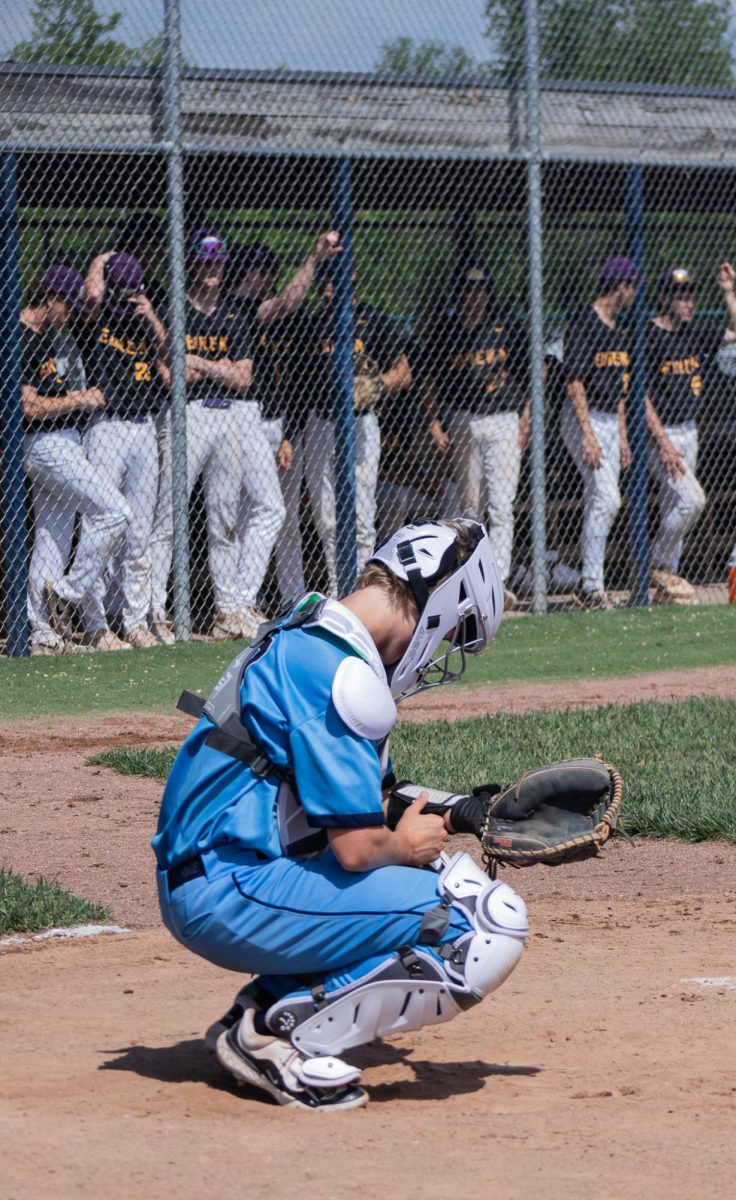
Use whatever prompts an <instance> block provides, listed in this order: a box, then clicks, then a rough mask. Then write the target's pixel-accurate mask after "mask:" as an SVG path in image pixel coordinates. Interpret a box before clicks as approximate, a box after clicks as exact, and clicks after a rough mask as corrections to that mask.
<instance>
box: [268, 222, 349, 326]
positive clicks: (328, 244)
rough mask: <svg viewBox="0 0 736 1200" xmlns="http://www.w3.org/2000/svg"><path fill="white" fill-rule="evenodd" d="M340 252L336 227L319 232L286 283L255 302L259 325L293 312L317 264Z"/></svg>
mask: <svg viewBox="0 0 736 1200" xmlns="http://www.w3.org/2000/svg"><path fill="white" fill-rule="evenodd" d="M341 253H342V246H341V245H340V234H339V233H338V232H337V230H336V229H330V230H329V232H328V233H322V234H320V236H319V237H318V238H317V244H316V246H315V247H314V250H312V251H311V252H310V253H309V254H308V255H307V257H306V258H305V260H304V262H303V263H302V265H301V266H300V268H299V270H298V271H297V272H296V274H294V275H293V276H292V277H291V279H290V280H289V282H288V283H287V284H286V286H285V287H283V288H282V289H281V291H280V292H279V294H278V295H277V296H272V297H271V298H270V299H269V300H264V301H262V303H261V304H260V305H259V306H258V312H257V314H256V319H257V321H258V322H259V323H260V324H261V325H270V324H272V323H273V322H274V321H281V320H282V319H283V318H284V317H290V316H291V315H292V314H293V313H295V312H296V311H297V309H298V308H299V307H300V305H301V303H302V301H303V300H304V297H305V296H306V294H307V292H308V291H309V289H310V287H311V285H312V283H313V281H314V276H315V272H316V270H317V267H318V265H319V264H320V263H323V262H329V261H330V259H332V258H334V257H335V255H336V254H341Z"/></svg>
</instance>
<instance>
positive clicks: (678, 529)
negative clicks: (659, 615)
mask: <svg viewBox="0 0 736 1200" xmlns="http://www.w3.org/2000/svg"><path fill="white" fill-rule="evenodd" d="M718 287H719V289H720V292H721V296H722V298H723V305H724V308H725V310H726V318H727V327H726V329H725V330H724V328H723V324H722V322H713V321H698V322H695V321H693V317H694V315H695V306H696V302H697V295H698V281H697V280H696V279H695V276H694V275H693V273H692V271H690V270H689V269H688V268H687V267H682V266H679V267H678V266H674V267H667V269H666V270H665V271H663V272H662V274H661V276H660V279H659V311H658V313H657V315H656V316H655V317H653V318H652V320H651V321H650V322H649V326H648V330H647V398H646V422H647V429H648V431H649V433H650V434H651V442H650V444H649V447H648V454H649V470H650V473H651V475H652V477H653V479H654V480H655V481H656V483H657V485H658V488H659V514H660V520H659V528H658V530H657V534H656V537H655V539H654V541H653V543H652V547H651V551H650V558H651V567H652V569H651V583H652V586H653V588H654V599H655V600H659V601H660V602H662V603H665V604H692V603H694V602H695V599H696V597H695V589H694V588H693V587H692V584H690V583H689V582H688V581H687V580H686V579H683V578H682V577H681V576H680V575H679V573H678V572H679V566H680V555H681V553H682V544H683V539H684V538H685V536H686V534H687V533H688V531H689V530H690V529H691V528H692V527H693V525H694V524H695V522H696V521H697V519H698V517H699V516H700V514H701V513H702V511H703V508H704V507H705V493H704V491H703V489H702V487H701V486H700V484H699V482H698V480H697V479H696V477H695V466H696V462H697V457H698V427H697V420H698V417H699V415H700V413H701V412H702V410H703V404H704V403H705V404H706V405H707V403H708V396H707V387H708V385H707V382H706V380H707V372H708V368H709V366H710V365H711V364H712V362H713V360H714V359H715V357H716V355H717V353H718V351H719V349H720V348H721V347H722V346H724V345H728V344H731V343H736V296H734V270H733V267H732V266H731V264H730V263H728V262H724V263H721V265H720V267H719V268H718ZM704 389H705V392H704Z"/></svg>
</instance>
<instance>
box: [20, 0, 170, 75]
mask: <svg viewBox="0 0 736 1200" xmlns="http://www.w3.org/2000/svg"><path fill="white" fill-rule="evenodd" d="M31 17H32V20H33V28H32V29H31V32H30V36H29V37H28V39H27V40H26V41H24V42H18V44H17V45H16V46H14V47H13V49H12V50H11V51H10V53H9V56H8V57H9V58H10V59H11V60H12V61H14V62H42V63H51V64H54V65H57V66H90V67H128V66H160V65H161V62H162V58H163V36H162V35H161V34H159V35H157V36H155V37H152V38H149V39H148V41H147V42H144V43H143V45H142V46H140V47H138V48H137V49H136V48H134V47H133V46H128V45H127V44H126V43H125V42H121V41H119V40H118V39H117V38H113V37H109V36H108V35H109V34H111V33H113V32H114V30H115V29H117V27H118V25H119V24H120V22H121V20H122V18H123V14H122V13H119V12H113V13H110V16H109V17H103V16H101V15H100V14H99V13H98V12H97V10H96V8H95V5H94V0H35V3H34V5H33V8H32V9H31Z"/></svg>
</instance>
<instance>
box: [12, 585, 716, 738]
mask: <svg viewBox="0 0 736 1200" xmlns="http://www.w3.org/2000/svg"><path fill="white" fill-rule="evenodd" d="M735 630H736V608H733V607H728V606H723V605H712V606H698V607H693V608H651V609H645V608H641V609H634V608H631V609H620V610H618V611H615V612H610V613H550V614H548V615H546V616H538V617H534V616H523V617H518V618H515V619H513V620H506V621H504V623H503V625H502V626H501V629H500V631H499V633H498V635H497V637H496V638H495V640H494V642H493V645H492V646H491V647H490V648H489V650H488V651H486V653H485V654H484V655H482V656H481V657H480V658H477V659H473V658H469V659H468V669H467V673H466V675H465V678H464V683H465V684H468V685H475V686H477V685H480V684H485V683H507V682H514V681H521V680H523V681H525V682H537V681H549V682H555V681H561V680H565V679H586V678H600V677H601V676H607V675H637V674H641V673H642V672H648V671H674V670H685V669H687V668H690V667H711V666H732V665H734V664H736V636H734V631H735ZM240 647H241V643H237V642H226V643H222V642H217V643H207V642H191V643H189V644H187V645H179V646H174V647H164V646H162V647H159V648H156V649H154V650H140V651H135V652H131V653H122V652H117V653H115V652H107V653H104V652H99V653H96V654H71V655H64V656H62V657H59V658H51V657H45V658H34V659H4V660H2V661H1V662H0V718H12V717H33V716H39V717H40V716H70V715H76V714H81V713H106V712H142V711H145V712H153V711H162V710H164V711H165V710H171V709H173V706H174V704H175V703H176V700H177V698H178V696H179V694H180V692H181V691H182V690H183V689H184V688H189V689H191V690H192V691H198V692H202V693H206V692H207V691H208V690H209V689H210V688H211V687H212V685H213V684H214V683H215V681H216V680H217V678H218V676H219V675H220V674H221V672H222V671H223V670H224V668H225V666H226V665H227V663H228V662H229V661H230V659H231V658H232V657H233V655H234V654H236V653H237V651H238V649H240Z"/></svg>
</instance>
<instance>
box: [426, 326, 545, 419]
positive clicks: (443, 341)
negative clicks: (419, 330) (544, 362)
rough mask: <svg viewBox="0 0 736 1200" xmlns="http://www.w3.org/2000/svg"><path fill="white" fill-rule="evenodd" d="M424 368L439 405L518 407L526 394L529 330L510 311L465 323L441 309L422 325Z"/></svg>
mask: <svg viewBox="0 0 736 1200" xmlns="http://www.w3.org/2000/svg"><path fill="white" fill-rule="evenodd" d="M423 340H424V344H425V346H426V361H425V363H424V366H423V368H422V371H423V372H426V374H427V375H429V376H431V378H432V379H434V381H435V384H436V385H437V387H438V389H439V390H440V393H441V398H442V402H443V405H446V406H447V408H457V409H462V410H464V411H466V412H473V413H478V414H488V413H500V412H521V410H522V408H523V407H524V405H525V404H526V401H527V399H528V396H529V334H528V330H527V328H526V326H525V325H524V324H523V323H522V322H521V321H518V320H516V319H515V318H513V317H506V316H503V315H497V316H494V317H489V318H488V319H487V320H485V321H483V322H482V323H481V324H479V325H476V326H475V327H474V328H472V329H468V327H467V326H466V325H464V324H463V322H462V321H461V319H460V317H459V316H458V314H457V313H445V314H443V315H442V316H441V317H440V318H438V319H435V320H434V321H433V322H432V325H431V326H430V327H428V328H426V329H425V330H423Z"/></svg>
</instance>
